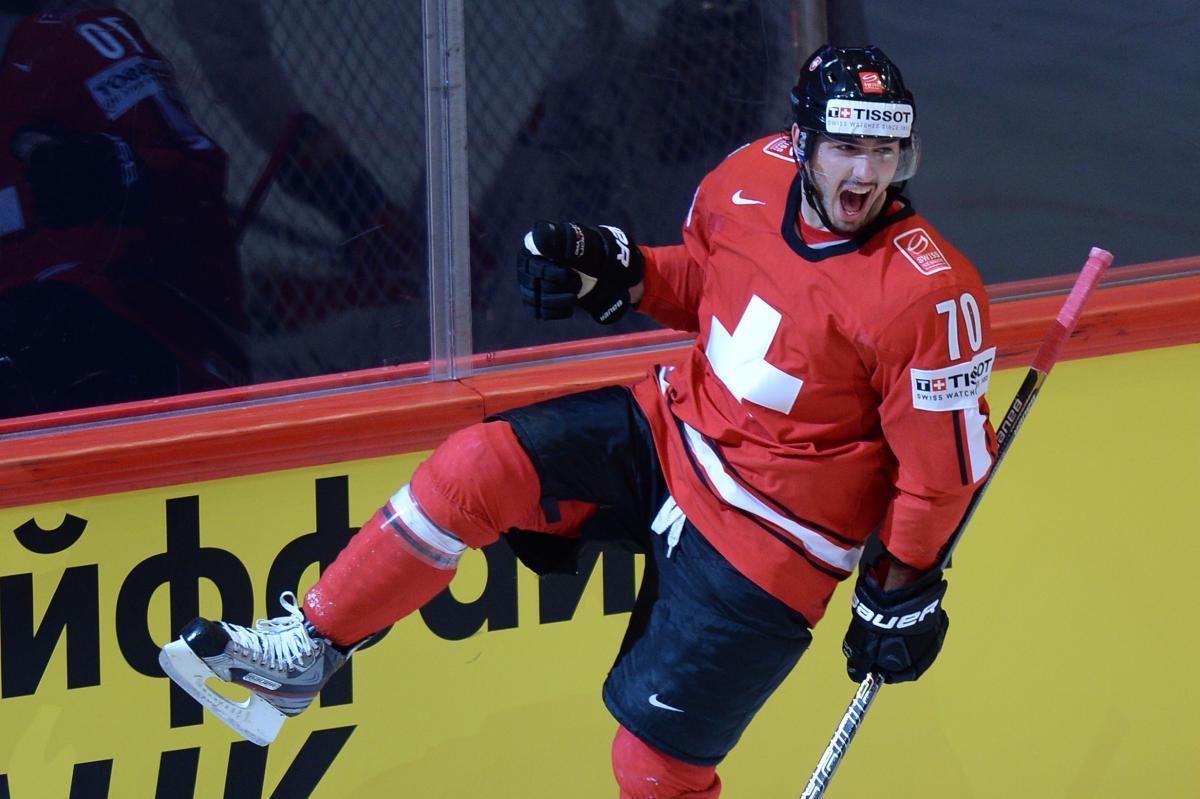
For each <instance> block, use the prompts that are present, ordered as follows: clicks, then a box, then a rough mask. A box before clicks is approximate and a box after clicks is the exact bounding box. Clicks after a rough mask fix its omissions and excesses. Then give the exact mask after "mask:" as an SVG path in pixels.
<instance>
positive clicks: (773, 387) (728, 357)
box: [704, 294, 804, 413]
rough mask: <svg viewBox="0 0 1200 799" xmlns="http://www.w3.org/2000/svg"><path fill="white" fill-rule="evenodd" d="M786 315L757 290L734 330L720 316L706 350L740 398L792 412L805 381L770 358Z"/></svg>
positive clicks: (709, 336)
mask: <svg viewBox="0 0 1200 799" xmlns="http://www.w3.org/2000/svg"><path fill="white" fill-rule="evenodd" d="M782 319H783V315H782V314H780V313H779V311H777V310H775V309H774V308H772V307H771V306H770V305H768V304H767V302H766V301H765V300H763V299H762V298H761V297H759V296H758V295H757V294H755V295H753V296H752V297H751V298H750V302H749V304H748V305H747V306H746V310H745V311H743V312H742V318H741V319H739V320H738V323H737V326H736V327H734V329H733V333H732V334H731V333H730V332H729V331H728V330H726V329H725V326H724V325H722V324H721V321H720V320H719V319H717V317H716V316H714V317H713V318H712V328H711V330H710V331H709V334H708V345H707V346H706V347H705V348H704V354H705V355H706V356H708V360H709V363H710V364H712V369H713V372H714V373H715V374H716V375H717V377H718V378H720V380H721V382H722V383H724V384H725V387H726V388H728V389H729V392H730V393H731V394H733V396H735V397H736V398H737V399H738V401H739V402H740V401H742V400H750V401H751V402H753V403H755V404H756V405H762V406H763V407H765V408H771V409H772V410H776V411H779V412H780V413H790V412H791V410H792V406H793V405H795V404H796V396H797V395H798V394H799V393H800V389H801V387H802V386H803V385H804V381H803V380H801V379H800V378H798V377H795V376H793V375H789V374H788V373H786V372H784V371H783V370H782V369H779V368H778V367H776V366H772V365H771V364H770V363H768V362H767V350H768V349H770V347H771V342H773V341H774V340H775V336H776V334H777V333H778V332H779V324H780V322H781V320H782Z"/></svg>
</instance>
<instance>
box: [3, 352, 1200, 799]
mask: <svg viewBox="0 0 1200 799" xmlns="http://www.w3.org/2000/svg"><path fill="white" fill-rule="evenodd" d="M1023 373H1024V370H1023V369H1022V370H1009V371H1006V372H1001V373H998V374H997V375H996V376H995V378H994V379H993V385H992V390H991V396H992V397H993V406H994V407H993V412H994V414H995V415H998V414H999V413H1002V412H1003V409H1004V407H1005V406H1006V405H1007V399H1008V398H1009V397H1011V396H1012V394H1013V393H1014V392H1015V390H1016V386H1017V384H1018V382H1019V380H1020V378H1021V377H1022V376H1023ZM1198 406H1200V345H1193V346H1184V347H1173V348H1165V349H1158V350H1148V351H1143V352H1137V353H1130V354H1124V355H1112V356H1106V357H1102V358H1093V359H1088V360H1082V361H1071V362H1066V363H1063V364H1060V365H1059V366H1058V367H1056V369H1055V372H1054V374H1053V375H1052V377H1051V379H1050V381H1049V383H1048V384H1047V388H1046V390H1045V392H1044V393H1043V395H1042V397H1041V398H1040V399H1039V401H1038V406H1037V407H1036V408H1035V409H1034V411H1033V413H1032V414H1031V416H1030V419H1029V421H1028V423H1027V424H1026V426H1025V427H1024V429H1023V430H1022V432H1021V435H1020V436H1019V437H1018V439H1017V441H1016V443H1015V444H1014V447H1013V450H1012V453H1011V455H1010V456H1009V459H1008V460H1007V461H1006V462H1005V465H1004V468H1003V470H1002V472H1001V474H1000V476H999V477H998V478H997V479H996V481H995V483H994V485H993V487H992V489H991V491H990V493H989V496H988V497H987V499H986V500H985V501H984V503H983V506H982V508H981V511H980V513H979V515H978V516H977V518H976V522H975V524H974V526H973V528H972V529H971V531H970V533H969V534H968V536H967V537H966V539H965V542H964V544H963V546H962V547H961V548H960V549H959V554H958V555H957V558H958V560H959V562H958V563H957V564H956V565H955V568H954V569H953V570H952V571H951V572H950V576H949V579H950V592H949V594H948V595H947V600H946V602H947V608H948V610H949V612H950V615H951V617H952V620H953V625H952V630H951V633H950V635H949V637H948V639H947V644H946V648H945V650H944V652H943V654H942V657H941V659H940V660H939V662H938V664H937V665H936V666H935V667H934V668H933V670H932V671H931V672H930V673H929V674H928V675H927V677H926V678H924V679H923V680H921V682H919V683H917V684H915V685H908V686H888V687H885V688H884V689H883V691H882V692H881V694H880V696H879V699H878V701H877V702H876V705H875V707H874V708H873V709H872V711H871V713H870V716H869V717H868V719H867V720H866V722H865V723H864V725H863V728H862V731H861V732H860V733H859V736H858V738H857V739H856V741H855V743H854V745H853V746H852V747H851V750H850V752H849V754H848V756H847V758H846V761H845V762H844V764H843V766H842V768H841V770H840V771H839V773H838V775H837V777H836V778H835V779H834V781H833V785H832V787H831V789H830V790H829V792H828V794H827V796H829V797H831V798H833V799H836V797H849V796H884V795H886V796H891V797H1011V796H1018V795H1019V796H1045V797H1085V796H1086V797H1108V796H1112V797H1116V796H1130V795H1137V796H1154V797H1195V796H1200V722H1198V721H1197V718H1198V716H1200V694H1198V692H1197V691H1195V690H1194V689H1193V688H1191V687H1189V686H1190V684H1191V677H1190V672H1191V669H1192V665H1193V664H1194V663H1195V662H1196V661H1197V659H1198V658H1200V644H1198V643H1197V641H1196V636H1193V635H1191V634H1190V633H1189V632H1188V613H1187V609H1188V608H1190V607H1191V605H1192V603H1193V601H1194V597H1195V594H1196V590H1195V587H1194V584H1195V580H1194V579H1193V578H1192V571H1193V566H1192V564H1194V563H1196V562H1197V561H1198V559H1200V543H1198V539H1200V537H1198V536H1197V533H1200V526H1198V525H1197V523H1196V521H1195V514H1194V511H1193V507H1194V502H1195V497H1196V491H1197V488H1198V487H1200V416H1198V415H1197V414H1196V412H1195V409H1196V408H1197V407H1198ZM426 454H427V453H409V454H402V455H397V456H394V457H388V458H379V459H373V460H365V461H356V462H350V463H342V464H336V465H332V466H324V467H317V468H306V469H296V470H290V471H283V472H276V473H270V474H260V475H253V476H249V477H239V478H231V479H226V480H215V481H209V482H203V483H195V484H188V485H177V486H172V487H168V488H158V489H151V490H144V491H137V492H130V493H126V494H118V495H109V496H100V497H92V498H85V499H79V500H72V501H66V502H59V503H49V504H45V505H39V506H33V507H23V508H12V509H7V510H2V511H0V799H47V798H51V797H71V798H72V799H99V798H100V797H121V798H122V799H124V798H125V797H164V798H165V797H171V798H175V797H197V798H198V799H199V798H201V797H203V798H205V799H207V798H208V797H223V798H224V799H245V798H246V797H253V799H261V798H262V797H279V799H290V798H291V797H305V796H310V795H311V796H313V797H318V798H323V799H335V798H340V797H421V798H422V799H426V798H430V799H432V798H433V797H447V798H449V797H455V798H457V797H464V798H466V799H472V798H474V797H522V798H525V797H582V798H584V799H589V798H590V797H596V798H597V799H598V798H599V797H614V796H615V795H616V787H615V784H614V783H613V780H612V777H611V774H610V771H609V765H608V748H609V743H610V742H611V737H612V734H613V732H614V729H615V726H614V722H613V721H612V720H611V719H610V718H609V717H608V715H607V712H606V711H605V709H604V707H603V705H602V703H601V701H600V686H601V683H602V681H603V679H604V675H605V673H606V671H607V669H608V667H609V665H610V664H611V662H612V658H613V657H614V655H615V653H616V649H617V646H618V644H619V642H620V638H621V635H622V633H623V630H624V625H625V622H626V620H627V618H628V611H629V609H630V607H631V605H632V601H633V595H634V589H635V585H636V581H637V577H638V573H639V569H640V564H638V563H637V562H636V561H635V559H633V558H632V557H629V556H617V555H610V554H606V555H605V556H603V557H602V558H600V559H599V560H598V561H597V562H596V563H594V564H592V567H591V568H590V569H585V570H584V573H582V574H581V576H580V577H579V578H566V577H559V578H547V579H542V580H539V579H538V578H537V577H535V576H534V575H532V574H531V573H530V572H528V571H526V570H525V569H524V568H523V567H519V566H518V564H517V563H516V561H515V559H514V558H513V556H512V555H511V553H510V552H509V551H508V550H507V548H506V547H505V545H503V544H501V545H499V546H497V547H493V548H491V549H489V550H488V551H487V552H486V553H480V552H475V553H470V554H469V555H468V557H467V558H465V559H464V561H463V565H462V568H461V570H460V574H459V576H458V577H457V578H456V580H455V582H454V584H453V586H452V588H451V592H450V593H449V594H446V595H443V596H442V597H439V598H438V599H437V600H435V602H434V603H432V604H431V605H429V606H427V608H426V609H425V610H424V611H423V612H422V613H421V614H418V615H414V616H412V617H409V618H407V619H405V620H403V621H401V622H399V623H398V624H396V625H395V626H394V627H393V628H392V630H391V631H390V632H389V633H388V635H387V636H386V637H385V638H384V639H383V640H382V641H380V642H379V643H377V644H376V645H374V646H373V647H371V648H369V649H366V650H363V651H362V652H360V653H359V654H357V655H355V657H354V658H353V660H352V662H351V665H350V667H348V668H347V669H345V670H343V672H341V673H340V674H339V675H338V677H337V678H335V680H334V682H332V683H331V684H330V685H329V686H328V687H327V688H326V691H325V692H324V694H323V695H322V698H321V701H320V703H319V704H317V705H314V706H313V707H312V708H311V709H310V710H309V711H307V712H306V713H304V714H303V715H302V716H300V717H298V718H296V719H292V720H289V721H288V722H287V723H286V724H285V725H284V728H283V731H282V732H281V734H280V736H279V738H278V739H277V741H276V742H275V743H274V744H273V745H272V746H270V747H269V748H266V749H263V748H260V747H257V746H255V745H253V744H250V743H247V742H245V741H242V740H240V739H239V738H238V736H237V735H236V734H234V733H233V732H232V731H230V730H229V729H228V728H226V727H225V726H224V725H223V724H222V723H221V722H219V721H218V720H216V719H215V718H213V717H212V716H211V715H209V714H207V713H201V710H200V708H199V706H198V705H196V704H195V703H193V702H192V700H190V699H189V698H188V697H187V696H186V695H184V694H183V693H182V692H180V691H178V689H176V688H174V687H173V686H171V685H170V683H169V681H168V680H166V679H165V678H164V677H162V676H161V674H160V672H159V670H158V667H157V663H156V660H155V658H156V655H157V650H158V647H159V646H160V645H161V644H163V643H165V642H166V641H167V640H169V638H170V637H171V635H172V632H173V631H174V630H176V629H178V627H179V626H181V625H182V624H183V623H184V622H186V621H187V620H189V619H190V618H191V617H192V616H194V615H197V614H199V615H205V616H210V617H222V616H224V617H226V618H231V619H233V620H236V621H241V622H248V621H250V620H251V619H252V618H257V617H261V616H265V615H278V614H279V610H278V606H277V605H276V604H275V601H276V600H277V597H278V594H279V593H280V592H281V591H283V590H296V589H299V591H298V592H302V591H303V589H304V588H307V587H308V586H309V585H311V584H312V582H314V581H315V579H316V577H317V575H318V573H319V568H320V565H319V564H321V563H327V562H329V561H330V560H331V559H332V558H333V556H334V555H335V554H336V552H337V551H338V549H340V547H341V546H342V544H343V543H344V541H345V540H346V539H347V537H348V536H349V535H350V534H351V533H352V532H353V530H354V529H355V527H356V526H357V525H358V524H359V523H361V522H362V521H363V520H365V519H366V518H368V517H369V516H370V515H371V513H372V512H373V511H374V510H375V509H376V508H377V507H378V506H379V505H380V504H382V502H383V501H384V500H385V499H386V498H387V497H388V496H390V495H391V494H392V493H393V492H394V491H395V490H396V489H397V488H398V487H399V486H400V485H402V484H403V483H404V482H405V481H406V480H407V479H408V477H409V475H410V474H411V473H412V471H413V469H414V468H415V466H416V465H417V464H418V463H419V462H420V460H421V459H422V458H423V457H424V456H425V455H426ZM847 588H848V587H847V586H843V587H842V589H841V590H840V591H839V592H838V594H837V595H836V596H835V598H834V600H833V606H832V608H831V611H830V613H829V616H828V617H827V619H826V620H825V621H824V622H823V623H822V624H821V625H820V627H819V628H818V629H817V631H816V638H815V642H814V644H813V646H812V648H811V649H810V651H809V653H808V654H807V655H806V656H805V657H804V659H803V660H802V661H801V664H800V666H799V667H798V668H797V669H796V671H795V672H794V673H793V675H792V676H791V677H790V678H789V679H788V681H787V682H786V683H785V685H784V686H783V688H781V689H780V691H779V692H778V693H777V695H776V696H775V697H774V698H773V699H772V700H771V701H770V702H768V704H767V706H766V708H765V709H764V710H763V711H762V713H761V714H760V716H759V717H758V719H756V720H755V722H754V723H753V724H752V725H751V727H750V729H749V731H748V732H747V734H746V736H745V738H744V739H743V741H742V744H741V746H740V747H739V748H738V749H737V750H736V751H735V752H734V754H733V755H732V756H731V757H730V758H729V760H728V761H727V762H726V764H724V766H723V767H722V769H721V774H722V778H723V780H724V782H725V785H726V791H725V794H724V795H725V796H727V797H732V799H743V798H744V799H752V798H753V799H760V798H765V799H773V797H789V796H796V795H798V794H799V792H800V790H801V788H802V787H803V785H804V782H805V780H806V779H807V776H808V773H809V772H810V771H811V769H812V767H813V765H814V764H815V762H816V759H817V757H818V756H819V755H820V753H821V751H822V749H823V748H824V745H825V743H826V741H827V739H828V737H829V735H830V734H831V733H832V731H833V728H834V725H835V724H836V722H837V720H838V718H840V716H841V713H842V712H843V710H844V709H845V706H846V704H847V703H848V702H849V700H850V698H851V696H852V695H853V691H854V684H853V683H851V682H850V681H849V680H847V679H846V677H845V673H844V662H843V660H842V657H841V655H840V652H839V649H840V639H841V635H842V632H843V630H844V628H845V624H846V621H847V619H848V609H847V601H848V592H847Z"/></svg>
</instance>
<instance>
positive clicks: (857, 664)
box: [842, 570, 950, 683]
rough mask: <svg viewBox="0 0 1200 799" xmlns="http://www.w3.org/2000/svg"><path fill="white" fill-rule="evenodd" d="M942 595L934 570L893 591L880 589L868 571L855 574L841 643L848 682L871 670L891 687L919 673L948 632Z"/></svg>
mask: <svg viewBox="0 0 1200 799" xmlns="http://www.w3.org/2000/svg"><path fill="white" fill-rule="evenodd" d="M945 595H946V581H945V580H944V579H942V573H941V571H940V570H938V571H935V572H930V573H929V574H927V575H925V576H924V577H922V578H921V579H920V580H918V581H917V582H915V583H913V584H912V585H907V586H904V587H903V588H898V589H896V590H893V591H884V590H883V589H882V588H880V586H879V583H877V582H876V581H875V579H874V578H873V577H872V576H871V574H870V571H869V570H864V571H863V572H862V573H861V574H859V576H858V583H857V584H856V585H855V586H854V597H853V599H852V600H851V606H852V609H853V610H852V613H851V618H850V629H849V630H847V631H846V638H845V640H844V641H843V642H842V652H843V654H845V655H846V673H847V674H849V675H850V679H852V680H854V681H855V682H862V681H863V680H864V679H866V677H867V674H869V673H870V672H877V673H878V674H880V675H881V676H882V677H883V681H884V682H885V683H894V682H908V681H910V680H915V679H917V678H918V677H920V676H921V675H922V674H924V673H925V670H926V669H928V668H929V667H930V666H931V665H932V664H933V661H934V659H935V658H936V657H937V655H938V652H939V651H941V648H942V641H943V640H945V638H946V630H948V629H949V628H950V617H949V616H947V615H946V611H944V610H942V597H944V596H945Z"/></svg>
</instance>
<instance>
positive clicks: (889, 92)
mask: <svg viewBox="0 0 1200 799" xmlns="http://www.w3.org/2000/svg"><path fill="white" fill-rule="evenodd" d="M914 111H915V104H914V102H913V96H912V92H910V91H909V90H908V89H907V88H906V87H905V85H904V79H903V78H902V77H901V76H900V70H899V69H898V68H897V67H896V65H895V64H893V63H892V62H891V60H890V59H889V58H888V57H887V56H886V55H884V54H883V51H882V50H880V49H879V48H878V47H833V46H831V45H828V44H827V45H824V46H822V47H820V48H819V49H818V50H817V51H816V52H815V53H813V54H812V55H810V56H809V57H808V59H807V60H806V61H805V62H804V67H803V69H802V71H801V73H800V77H799V79H797V81H796V86H795V88H793V89H792V117H793V119H795V121H796V125H797V126H799V128H800V132H801V135H800V145H801V146H800V148H799V151H798V152H797V153H796V158H797V160H799V161H800V163H801V164H807V163H808V160H809V157H810V156H811V154H812V148H813V146H814V144H815V141H816V138H817V135H820V134H823V135H825V136H829V137H831V138H835V139H846V140H854V139H861V138H867V137H872V138H895V139H898V140H899V141H900V164H899V166H898V168H897V169H896V177H895V179H894V182H895V183H902V182H904V181H906V180H908V179H909V178H911V177H912V176H913V175H914V174H915V173H916V171H917V162H918V160H919V158H918V155H919V152H920V151H919V147H918V145H917V141H916V136H915V134H914V133H913V129H914V124H915V114H914ZM814 134H817V135H814Z"/></svg>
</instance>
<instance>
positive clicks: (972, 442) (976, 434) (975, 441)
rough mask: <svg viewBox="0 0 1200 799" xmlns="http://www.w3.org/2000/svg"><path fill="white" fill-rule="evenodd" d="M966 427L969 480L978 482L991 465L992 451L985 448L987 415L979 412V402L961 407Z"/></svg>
mask: <svg viewBox="0 0 1200 799" xmlns="http://www.w3.org/2000/svg"><path fill="white" fill-rule="evenodd" d="M963 421H964V422H965V423H966V424H965V426H966V428H967V453H968V454H969V455H970V456H971V482H972V483H978V482H979V481H980V480H982V479H983V478H984V475H986V474H987V470H988V467H990V466H991V465H992V453H990V452H988V448H987V430H986V428H985V425H986V424H987V417H985V416H984V415H983V414H982V413H980V412H979V403H975V404H974V405H971V406H970V407H968V408H964V409H963Z"/></svg>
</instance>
